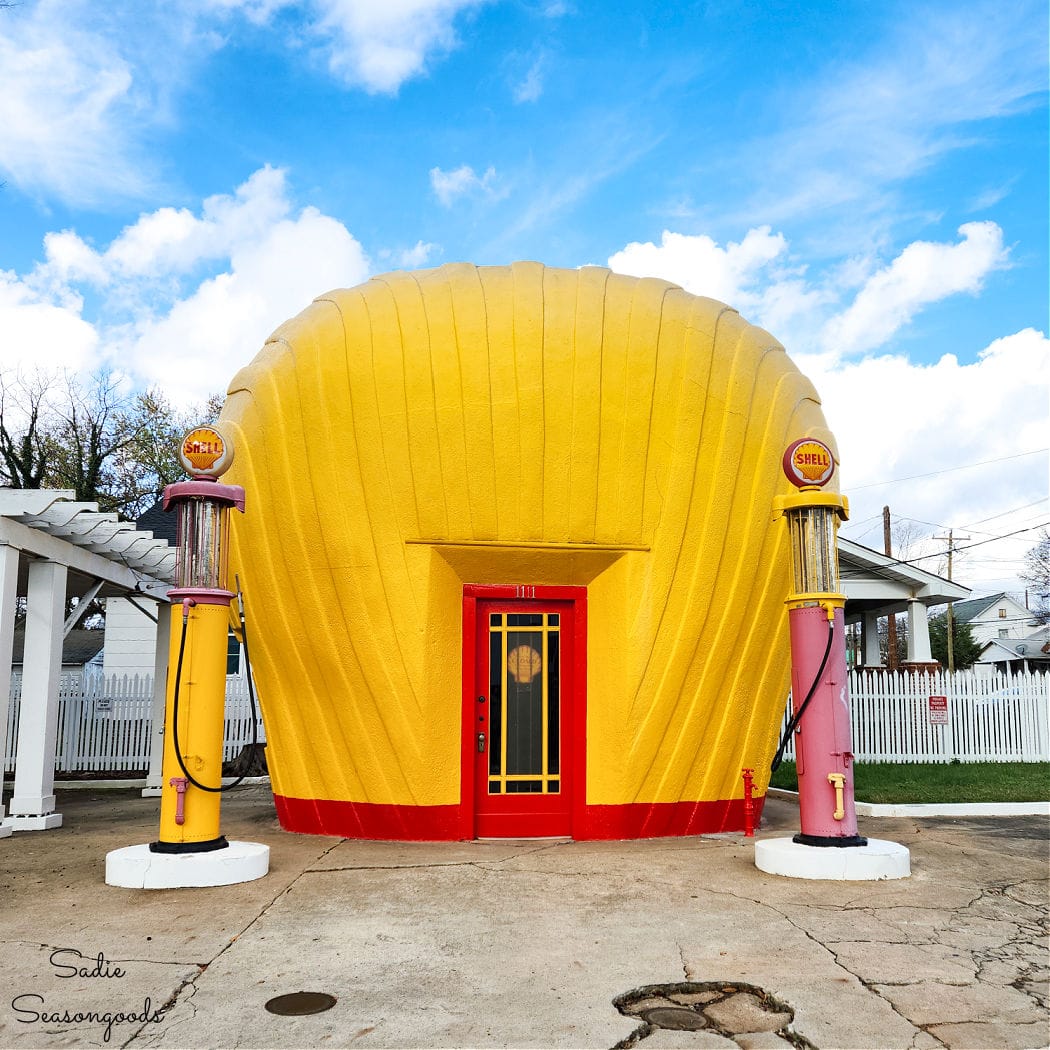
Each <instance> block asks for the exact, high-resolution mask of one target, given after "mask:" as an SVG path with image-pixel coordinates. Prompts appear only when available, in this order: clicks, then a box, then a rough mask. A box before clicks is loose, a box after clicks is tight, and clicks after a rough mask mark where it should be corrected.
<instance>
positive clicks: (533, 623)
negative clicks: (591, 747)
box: [465, 588, 582, 838]
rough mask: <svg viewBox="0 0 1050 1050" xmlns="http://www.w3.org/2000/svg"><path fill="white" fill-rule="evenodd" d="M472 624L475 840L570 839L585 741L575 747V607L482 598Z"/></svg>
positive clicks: (549, 601) (552, 601)
mask: <svg viewBox="0 0 1050 1050" xmlns="http://www.w3.org/2000/svg"><path fill="white" fill-rule="evenodd" d="M478 589H479V590H481V588H478ZM511 590H513V589H511ZM518 590H519V591H521V590H526V589H525V588H519V589H518ZM537 590H540V589H539V588H529V589H527V591H526V593H535V591H537ZM474 619H475V623H474V653H473V669H472V671H473V682H472V686H473V688H472V689H470V691H469V692H470V696H471V697H472V699H471V701H470V707H469V711H470V713H469V715H468V724H467V726H466V727H465V728H466V729H467V731H468V732H469V733H470V736H469V738H468V739H469V740H470V741H471V745H472V755H473V780H474V834H475V836H477V837H479V838H522V837H533V836H546V835H569V834H571V830H572V800H573V791H574V789H575V788H576V785H575V783H574V779H575V777H574V774H575V772H576V770H575V766H576V762H575V761H574V755H575V754H576V751H575V748H576V746H577V745H579V744H582V741H577V740H574V730H575V724H576V723H575V718H574V716H575V714H576V712H575V710H574V701H575V699H576V697H575V695H574V694H575V689H574V683H575V682H576V680H577V678H578V676H579V671H580V668H578V667H577V665H576V659H577V657H578V656H580V657H582V653H579V654H578V653H577V636H576V630H577V626H578V624H577V608H576V602H574V601H573V600H558V599H544V598H542V597H540V598H528V599H514V598H506V599H503V598H498V597H492V598H479V600H477V602H476V607H475V617H474ZM465 670H466V669H465Z"/></svg>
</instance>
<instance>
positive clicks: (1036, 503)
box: [942, 496, 1046, 529]
mask: <svg viewBox="0 0 1050 1050" xmlns="http://www.w3.org/2000/svg"><path fill="white" fill-rule="evenodd" d="M1045 504H1046V497H1045V496H1044V497H1043V498H1042V499H1037V500H1035V501H1034V502H1032V503H1026V504H1025V505H1024V506H1023V507H1014V509H1013V510H1004V511H1002V512H1001V513H1000V514H993V515H992V516H991V517H990V518H981V520H980V521H971V522H970V524H969V525H962V526H960V528H964V529H972V528H973V527H974V526H975V525H983V524H984V523H985V522H986V521H995V519H996V518H1005V517H1006V515H1007V514H1019V513H1020V512H1021V511H1022V510H1028V508H1029V507H1038V506H1040V505H1045ZM942 527H943V526H942Z"/></svg>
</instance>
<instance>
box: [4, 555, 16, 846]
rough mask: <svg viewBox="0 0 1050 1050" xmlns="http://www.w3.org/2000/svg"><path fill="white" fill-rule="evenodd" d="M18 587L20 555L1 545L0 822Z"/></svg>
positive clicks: (8, 829)
mask: <svg viewBox="0 0 1050 1050" xmlns="http://www.w3.org/2000/svg"><path fill="white" fill-rule="evenodd" d="M17 585H18V551H17V550H16V549H15V548H14V547H11V546H9V545H8V544H6V543H4V544H0V821H3V819H4V765H5V764H6V761H7V716H8V705H9V703H10V700H11V659H12V655H13V650H14V644H15V599H16V598H17V596H18V591H17V590H16V588H17ZM10 834H11V829H10V828H9V827H6V826H5V825H3V824H2V823H0V839H2V838H6V837H7V836H8V835H10Z"/></svg>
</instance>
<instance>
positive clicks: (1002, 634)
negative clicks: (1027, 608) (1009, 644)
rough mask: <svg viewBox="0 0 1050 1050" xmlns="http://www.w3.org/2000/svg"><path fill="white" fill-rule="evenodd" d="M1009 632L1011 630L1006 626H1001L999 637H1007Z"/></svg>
mask: <svg viewBox="0 0 1050 1050" xmlns="http://www.w3.org/2000/svg"><path fill="white" fill-rule="evenodd" d="M1009 633H1010V631H1009V630H1008V629H1007V628H1006V627H1000V628H999V637H1000V638H1005V637H1006V636H1007V635H1008V634H1009Z"/></svg>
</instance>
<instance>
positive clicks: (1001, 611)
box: [999, 609, 1006, 620]
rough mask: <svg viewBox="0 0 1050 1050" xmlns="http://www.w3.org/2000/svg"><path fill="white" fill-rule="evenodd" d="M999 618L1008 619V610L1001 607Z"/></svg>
mask: <svg viewBox="0 0 1050 1050" xmlns="http://www.w3.org/2000/svg"><path fill="white" fill-rule="evenodd" d="M999 619H1000V620H1005V619H1006V610H1005V609H1000V610H999Z"/></svg>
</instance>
